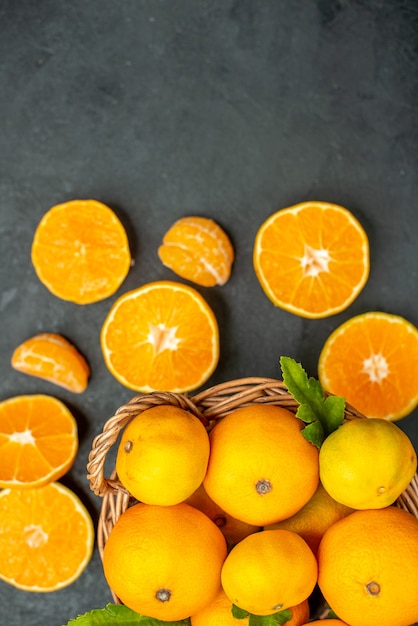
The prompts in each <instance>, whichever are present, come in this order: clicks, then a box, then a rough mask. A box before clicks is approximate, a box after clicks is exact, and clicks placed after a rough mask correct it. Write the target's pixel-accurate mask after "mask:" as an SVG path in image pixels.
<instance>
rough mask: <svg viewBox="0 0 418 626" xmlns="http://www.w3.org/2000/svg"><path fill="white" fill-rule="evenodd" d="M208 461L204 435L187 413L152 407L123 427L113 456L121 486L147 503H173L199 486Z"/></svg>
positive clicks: (174, 409) (207, 442)
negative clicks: (116, 450)
mask: <svg viewBox="0 0 418 626" xmlns="http://www.w3.org/2000/svg"><path fill="white" fill-rule="evenodd" d="M208 460H209V436H208V433H207V430H206V428H205V427H204V426H203V424H202V422H201V421H200V420H199V419H198V418H197V417H196V416H195V415H193V414H192V413H189V412H188V411H185V410H183V409H180V408H178V407H175V406H170V405H157V406H154V407H152V408H150V409H147V410H145V411H143V412H142V413H140V414H139V415H137V416H136V417H134V418H133V420H132V421H131V422H130V423H129V424H128V425H127V426H126V428H125V430H124V432H123V434H122V438H121V441H120V444H119V446H118V452H117V456H116V471H117V474H118V477H119V479H120V481H121V483H122V484H123V485H124V487H125V488H126V489H127V490H128V491H129V492H130V493H131V494H132V495H133V496H134V497H135V498H136V499H137V500H140V501H141V502H145V503H147V504H160V505H166V506H168V505H170V504H178V503H179V502H182V501H183V500H185V499H186V498H188V497H189V496H190V495H191V494H192V493H193V492H194V491H195V490H196V489H197V488H198V487H199V485H200V484H201V483H202V481H203V478H204V477H205V474H206V469H207V465H208Z"/></svg>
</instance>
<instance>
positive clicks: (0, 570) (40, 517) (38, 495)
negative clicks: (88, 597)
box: [0, 483, 94, 592]
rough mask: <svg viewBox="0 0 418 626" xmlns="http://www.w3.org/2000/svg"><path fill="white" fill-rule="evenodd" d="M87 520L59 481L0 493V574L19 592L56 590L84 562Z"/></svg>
mask: <svg viewBox="0 0 418 626" xmlns="http://www.w3.org/2000/svg"><path fill="white" fill-rule="evenodd" d="M93 546H94V528H93V523H92V520H91V518H90V515H89V513H88V512H87V510H86V508H85V507H84V505H83V504H82V503H81V501H80V499H79V498H78V496H77V495H76V494H75V493H74V492H73V491H71V490H70V489H68V488H67V487H64V486H63V485H61V484H59V483H51V484H49V485H46V486H45V487H41V488H37V489H25V490H23V489H4V490H3V491H1V492H0V578H1V579H2V580H4V581H5V582H6V583H9V584H10V585H13V586H14V587H17V588H18V589H22V590H25V591H34V592H49V591H57V590H58V589H62V588H63V587H67V586H68V585H70V584H71V583H73V582H74V581H75V580H76V579H77V578H78V577H79V576H80V575H81V574H82V572H83V571H84V569H85V568H86V566H87V565H88V563H89V561H90V558H91V555H92V552H93Z"/></svg>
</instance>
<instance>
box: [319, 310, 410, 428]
mask: <svg viewBox="0 0 418 626" xmlns="http://www.w3.org/2000/svg"><path fill="white" fill-rule="evenodd" d="M318 377H319V380H320V382H321V384H322V386H323V388H324V389H325V390H326V391H330V392H331V393H334V394H336V395H339V396H344V397H345V398H346V400H347V402H349V403H350V404H352V405H353V406H355V407H356V408H357V409H358V410H359V411H361V412H362V413H364V415H367V417H380V418H383V419H387V420H398V419H400V418H402V417H405V416H406V415H408V414H409V413H411V411H413V409H414V408H415V407H416V406H417V404H418V329H417V328H416V327H415V326H414V325H413V324H411V322H409V321H408V320H406V319H404V318H403V317H401V316H398V315H393V314H390V313H383V312H379V311H371V312H368V313H363V314H361V315H357V316H355V317H352V318H351V319H349V320H347V321H346V322H344V323H343V324H341V325H340V326H339V327H338V328H337V329H336V330H334V332H333V333H331V335H330V336H329V337H328V339H327V340H326V341H325V344H324V346H323V348H322V350H321V354H320V357H319V362H318Z"/></svg>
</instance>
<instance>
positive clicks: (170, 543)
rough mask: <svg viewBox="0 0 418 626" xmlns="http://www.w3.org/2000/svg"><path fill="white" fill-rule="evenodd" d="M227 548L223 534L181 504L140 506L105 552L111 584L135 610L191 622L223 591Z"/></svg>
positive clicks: (125, 518)
mask: <svg viewBox="0 0 418 626" xmlns="http://www.w3.org/2000/svg"><path fill="white" fill-rule="evenodd" d="M226 554H227V548H226V542H225V538H224V536H223V535H222V533H221V531H220V530H219V528H218V527H217V526H216V525H215V524H214V523H213V522H212V521H211V520H210V519H209V518H208V517H207V516H206V515H204V513H202V512H201V511H198V510H197V509H195V508H193V507H191V506H189V505H187V504H184V503H181V504H175V505H172V506H158V505H152V504H143V503H139V504H135V505H133V506H132V507H130V508H128V509H127V510H126V511H125V512H124V513H122V515H121V516H120V517H119V519H118V521H117V522H116V524H115V526H114V527H113V529H112V531H111V533H110V535H109V538H108V540H107V542H106V544H105V546H104V553H103V567H104V574H105V577H106V579H107V582H108V584H109V586H110V588H111V589H113V591H114V592H115V594H116V595H117V596H118V597H119V598H120V599H121V601H122V602H123V603H124V604H126V606H128V607H129V608H131V609H132V610H134V611H137V612H138V613H140V614H141V615H145V616H148V617H154V618H156V619H161V620H165V621H173V620H181V619H186V618H188V617H190V615H193V614H194V613H197V612H198V611H200V610H201V609H202V608H203V607H204V606H206V605H208V604H209V603H210V602H212V600H213V599H214V598H215V596H216V594H217V593H218V591H219V589H220V580H221V579H220V576H221V569H222V565H223V562H224V560H225V558H226Z"/></svg>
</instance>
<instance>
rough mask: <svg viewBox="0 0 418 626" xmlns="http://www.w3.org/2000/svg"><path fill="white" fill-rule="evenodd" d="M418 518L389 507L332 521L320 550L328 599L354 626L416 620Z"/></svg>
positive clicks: (404, 624) (393, 625)
mask: <svg viewBox="0 0 418 626" xmlns="http://www.w3.org/2000/svg"><path fill="white" fill-rule="evenodd" d="M417 563H418V520H417V519H416V518H415V517H414V516H413V515H411V514H410V513H408V512H406V511H404V510H402V509H398V508H397V507H394V506H390V507H387V508H385V509H378V510H365V511H355V512H354V513H352V514H351V515H348V516H347V517H345V518H344V519H342V520H339V521H338V522H336V523H335V524H333V525H332V526H331V527H330V528H329V529H328V530H327V531H326V533H325V535H324V536H323V538H322V540H321V543H320V545H319V550H318V564H319V578H318V583H319V587H320V589H321V592H322V594H323V595H324V598H325V600H326V602H327V603H328V604H329V606H330V607H331V608H332V610H333V611H334V612H335V613H336V614H337V615H338V616H339V617H340V618H341V619H342V620H344V621H346V622H347V623H348V624H350V626H376V625H377V624H378V625H379V626H410V625H411V624H414V623H415V622H416V621H418V594H417V588H418V569H417Z"/></svg>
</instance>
